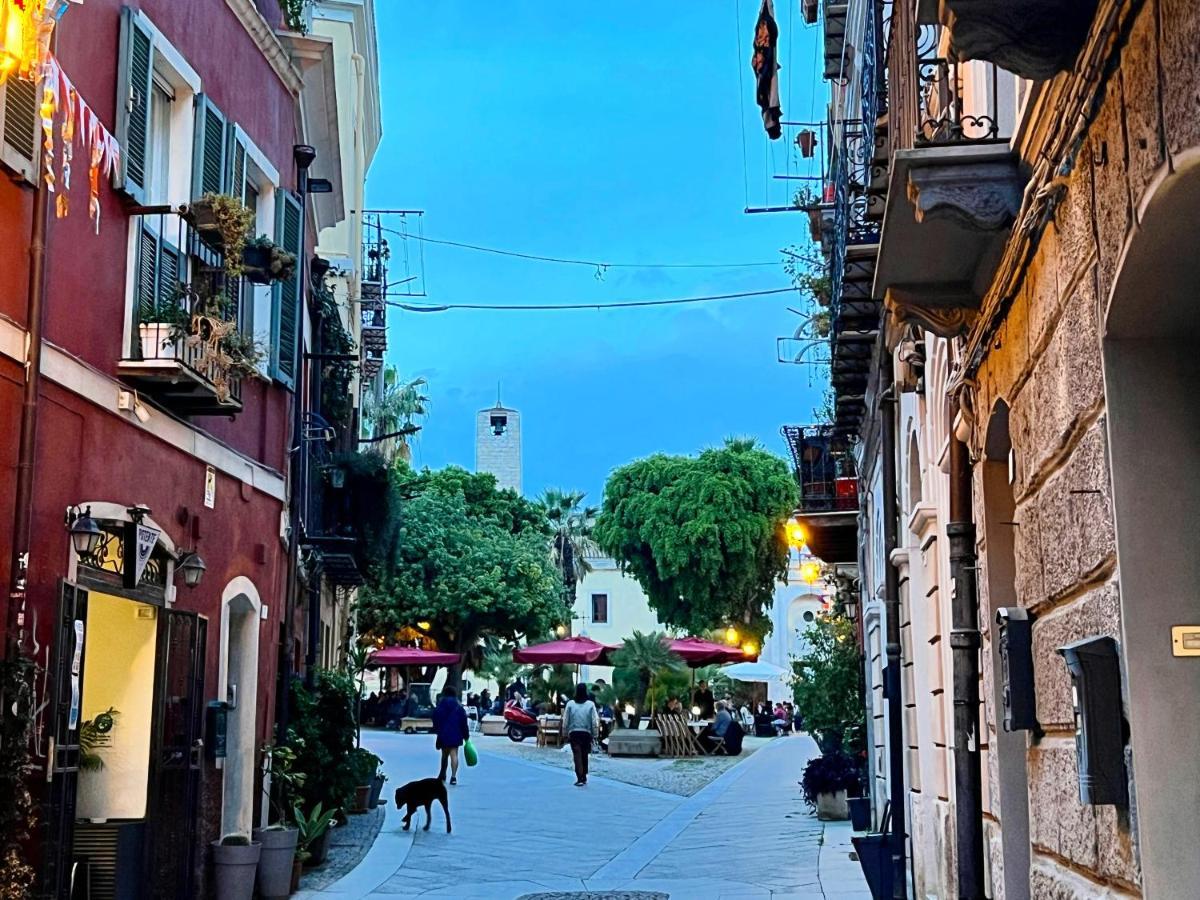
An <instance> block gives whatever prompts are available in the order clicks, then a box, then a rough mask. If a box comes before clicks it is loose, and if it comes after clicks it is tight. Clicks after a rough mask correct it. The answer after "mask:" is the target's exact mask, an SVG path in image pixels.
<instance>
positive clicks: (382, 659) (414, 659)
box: [367, 647, 459, 666]
mask: <svg viewBox="0 0 1200 900" xmlns="http://www.w3.org/2000/svg"><path fill="white" fill-rule="evenodd" d="M458 661H459V655H458V654H457V653H442V652H440V651H438V650H422V649H420V648H419V647H385V648H384V649H383V650H376V651H375V652H374V653H372V654H371V658H370V660H369V661H368V662H367V665H368V666H452V665H454V664H455V663H457V662H458Z"/></svg>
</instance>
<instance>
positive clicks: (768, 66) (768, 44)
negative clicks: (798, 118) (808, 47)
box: [750, 0, 783, 141]
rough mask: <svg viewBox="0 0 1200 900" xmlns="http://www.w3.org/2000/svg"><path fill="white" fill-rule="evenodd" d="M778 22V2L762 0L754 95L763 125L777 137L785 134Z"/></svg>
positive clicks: (756, 35)
mask: <svg viewBox="0 0 1200 900" xmlns="http://www.w3.org/2000/svg"><path fill="white" fill-rule="evenodd" d="M778 45H779V26H778V25H777V24H776V23H775V4H774V3H773V2H772V0H763V3H762V8H761V9H760V10H759V11H758V22H756V23H755V25H754V55H753V56H752V57H751V58H750V68H752V69H753V70H754V78H755V89H754V99H755V100H756V101H757V102H758V105H759V107H760V108H761V109H762V117H763V127H764V128H766V130H767V137H769V138H770V139H771V140H773V141H775V140H778V139H779V136H780V135H781V134H783V128H782V126H781V124H780V120H781V119H782V118H783V110H782V109H780V108H779V63H778V62H777V61H776V60H777V59H778V53H777V48H778Z"/></svg>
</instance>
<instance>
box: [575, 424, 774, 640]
mask: <svg viewBox="0 0 1200 900" xmlns="http://www.w3.org/2000/svg"><path fill="white" fill-rule="evenodd" d="M795 505H796V483H795V481H794V480H793V478H792V475H791V472H790V471H789V469H788V465H787V463H786V462H784V460H783V459H782V458H780V457H778V456H775V455H774V454H771V453H768V452H766V451H765V450H763V449H761V448H760V447H758V446H757V444H756V443H755V442H753V441H747V440H729V441H726V443H725V446H724V447H721V448H715V449H709V450H705V451H704V452H703V453H701V454H700V455H699V456H698V457H690V456H667V455H665V454H656V455H654V456H650V457H647V458H646V459H641V460H638V461H636V462H633V463H630V464H629V465H626V466H622V467H621V468H619V469H617V470H616V471H615V472H613V473H612V475H611V476H610V477H609V479H608V484H607V485H606V487H605V490H604V507H603V511H602V512H601V513H600V516H599V518H598V519H597V520H596V528H595V536H596V542H597V543H598V544H599V545H600V547H601V548H602V549H603V550H604V551H605V552H606V553H608V554H609V555H611V556H612V557H613V558H615V559H616V560H617V561H618V562H620V563H621V565H622V566H623V567H624V569H625V571H627V572H628V573H630V574H631V575H633V577H634V578H636V579H637V581H638V583H639V584H640V585H641V586H642V589H643V590H644V591H645V592H646V596H647V597H648V598H649V601H650V606H651V607H653V608H654V610H655V612H657V613H658V618H659V621H661V622H663V623H664V624H666V625H669V626H672V627H676V628H682V629H686V630H688V631H690V632H693V633H701V632H703V631H705V630H707V629H710V628H715V627H718V626H721V625H724V624H726V623H737V626H738V630H739V631H741V632H742V633H743V634H754V635H757V636H759V637H760V638H761V636H762V635H764V634H766V633H768V632H769V631H770V627H771V624H770V618H769V617H768V616H767V615H766V612H765V611H766V609H767V608H768V607H769V606H770V604H771V601H772V599H773V597H774V592H775V582H776V581H777V580H778V579H780V578H782V577H784V575H785V574H786V573H787V562H788V543H787V539H786V537H785V535H784V522H785V521H786V519H787V517H788V516H789V515H791V513H792V511H793V510H794V509H795Z"/></svg>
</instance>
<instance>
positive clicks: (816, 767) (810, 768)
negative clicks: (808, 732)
mask: <svg viewBox="0 0 1200 900" xmlns="http://www.w3.org/2000/svg"><path fill="white" fill-rule="evenodd" d="M861 785H862V782H861V779H860V778H859V774H858V767H857V766H856V765H855V764H854V760H853V759H851V758H850V757H849V756H847V755H846V754H845V753H842V752H841V751H836V752H833V753H825V754H822V755H821V756H817V757H814V758H813V759H810V760H809V761H808V765H806V766H805V767H804V775H803V776H801V779H800V786H801V787H802V788H803V789H804V802H805V803H807V804H808V805H809V806H810V807H812V808H815V809H816V811H817V818H818V819H821V820H822V821H844V820H845V819H848V818H849V817H850V810H849V807H848V806H847V804H846V794H847V792H848V791H858V790H859V789H860V788H861Z"/></svg>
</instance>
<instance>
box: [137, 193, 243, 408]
mask: <svg viewBox="0 0 1200 900" xmlns="http://www.w3.org/2000/svg"><path fill="white" fill-rule="evenodd" d="M136 213H137V214H136V215H134V216H133V217H132V218H131V221H133V222H135V223H137V233H136V234H137V238H136V239H137V248H136V255H135V267H134V274H133V278H134V283H133V299H134V308H133V315H132V317H131V321H132V329H131V332H130V335H129V348H130V352H129V354H128V355H127V356H126V357H125V358H123V359H121V360H119V361H118V362H117V374H118V375H119V376H120V377H121V378H122V379H123V380H124V381H126V382H128V383H129V384H130V385H131V386H132V387H134V388H136V389H137V390H138V391H139V392H140V393H142V394H143V395H145V396H148V397H153V398H154V399H155V400H157V401H158V402H159V403H160V404H161V405H162V406H164V407H166V408H168V409H170V410H172V411H174V412H177V413H179V414H181V415H184V416H200V415H233V414H236V413H238V412H240V411H241V409H242V378H243V376H244V375H245V374H247V371H248V370H249V369H250V368H252V365H251V363H252V361H253V359H254V358H255V357H256V351H255V349H254V347H253V346H252V343H251V342H249V341H248V340H246V339H245V338H243V337H242V336H241V334H240V333H239V332H238V329H237V326H238V322H239V319H240V315H241V311H242V308H243V302H242V301H243V297H244V296H246V295H247V294H248V285H245V284H244V283H243V281H242V279H235V278H229V277H227V276H226V274H225V272H224V267H223V263H224V259H223V257H222V254H221V251H220V249H219V247H217V246H215V245H214V243H213V242H212V241H211V239H210V238H207V237H206V236H205V235H203V234H202V233H201V232H199V231H198V230H196V229H195V228H194V227H193V226H192V225H191V224H190V223H189V222H188V221H187V219H186V218H185V213H186V210H183V209H180V210H176V209H172V208H170V207H140V208H138V209H137V210H136Z"/></svg>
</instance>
